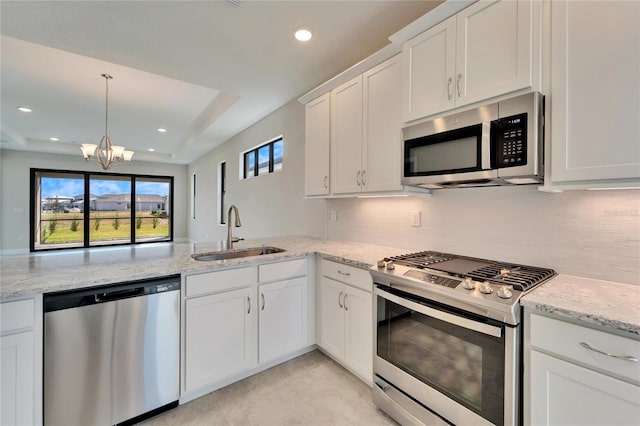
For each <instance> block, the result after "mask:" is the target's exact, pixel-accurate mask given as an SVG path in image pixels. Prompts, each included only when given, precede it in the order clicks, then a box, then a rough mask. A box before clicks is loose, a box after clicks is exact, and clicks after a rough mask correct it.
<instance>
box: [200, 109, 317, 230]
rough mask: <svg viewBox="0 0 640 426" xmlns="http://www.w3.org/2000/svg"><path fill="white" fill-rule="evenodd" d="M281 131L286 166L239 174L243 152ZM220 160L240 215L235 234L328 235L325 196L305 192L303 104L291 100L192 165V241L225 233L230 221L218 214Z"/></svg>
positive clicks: (231, 200) (231, 201) (229, 197)
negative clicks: (249, 176)
mask: <svg viewBox="0 0 640 426" xmlns="http://www.w3.org/2000/svg"><path fill="white" fill-rule="evenodd" d="M279 135H282V136H283V140H284V154H283V168H282V171H279V172H276V173H272V174H269V175H264V176H258V177H256V178H252V179H246V180H240V179H239V178H238V176H239V156H240V153H241V152H242V151H246V150H248V149H251V148H254V147H256V146H257V145H260V144H262V143H264V142H268V141H270V140H272V139H273V138H275V137H277V136H279ZM221 161H225V162H226V167H227V209H228V207H229V206H230V205H231V204H235V205H236V206H237V207H238V209H239V210H240V219H241V220H242V227H241V228H234V229H233V234H234V236H238V237H243V238H259V237H269V236H276V235H315V236H324V235H325V217H324V214H325V201H324V200H310V199H305V198H304V105H302V104H300V103H299V102H297V101H296V100H293V101H291V102H289V103H288V104H286V105H285V106H283V107H282V108H280V109H279V110H277V111H275V112H274V113H272V114H270V115H268V116H267V117H265V118H264V119H262V120H260V121H258V122H257V123H255V124H254V125H252V126H251V127H249V128H247V129H246V130H244V131H243V132H241V133H239V134H238V135H236V136H235V137H233V138H232V139H230V140H229V141H227V142H225V143H224V144H223V145H221V146H220V147H218V148H216V149H214V150H213V151H211V152H209V153H208V154H205V155H203V156H202V157H200V158H199V159H198V160H196V161H194V162H193V163H192V164H190V165H189V169H188V178H189V182H191V176H192V174H194V173H195V174H196V218H195V219H191V218H190V219H189V237H190V238H191V239H192V240H194V241H198V242H201V241H218V240H224V239H226V237H227V234H226V232H227V229H226V227H225V226H222V225H218V224H217V220H216V218H217V216H216V215H217V209H218V203H217V188H218V175H217V170H218V164H219V163H220V162H221ZM225 216H226V214H225Z"/></svg>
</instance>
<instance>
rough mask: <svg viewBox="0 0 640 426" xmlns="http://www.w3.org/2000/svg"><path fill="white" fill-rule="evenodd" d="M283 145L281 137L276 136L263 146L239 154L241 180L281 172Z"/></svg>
mask: <svg viewBox="0 0 640 426" xmlns="http://www.w3.org/2000/svg"><path fill="white" fill-rule="evenodd" d="M283 144H284V142H283V140H282V136H278V137H277V138H275V139H273V140H272V141H270V142H267V143H266V144H264V145H260V146H259V147H257V148H254V149H252V150H250V151H246V152H244V153H243V154H241V155H242V163H243V167H242V170H243V174H242V178H243V179H247V178H251V177H255V176H262V175H266V174H269V173H273V172H277V171H280V170H282V158H283V155H282V151H283Z"/></svg>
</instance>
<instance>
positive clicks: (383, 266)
mask: <svg viewBox="0 0 640 426" xmlns="http://www.w3.org/2000/svg"><path fill="white" fill-rule="evenodd" d="M385 266H387V262H385V261H384V259H382V260H378V269H384V268H385Z"/></svg>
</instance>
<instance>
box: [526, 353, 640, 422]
mask: <svg viewBox="0 0 640 426" xmlns="http://www.w3.org/2000/svg"><path fill="white" fill-rule="evenodd" d="M531 370H532V371H531V374H532V379H531V386H532V392H531V400H530V403H531V424H532V425H548V426H552V425H558V426H560V425H629V426H632V425H638V424H640V387H638V386H635V385H631V384H629V383H626V382H623V381H622V380H618V379H614V378H612V377H609V376H605V375H604V374H600V373H597V372H595V371H592V370H589V369H587V368H583V367H580V366H577V365H574V364H571V363H569V362H565V361H563V360H560V359H557V358H554V357H551V356H548V355H545V354H543V353H539V352H533V353H532V354H531Z"/></svg>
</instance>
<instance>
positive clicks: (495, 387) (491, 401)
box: [377, 296, 505, 425]
mask: <svg viewBox="0 0 640 426" xmlns="http://www.w3.org/2000/svg"><path fill="white" fill-rule="evenodd" d="M378 308H379V311H378V312H379V315H381V316H383V317H382V318H378V323H377V342H378V343H377V346H378V347H377V354H378V356H379V357H381V358H383V359H385V360H386V361H388V362H390V363H391V364H393V365H395V366H396V367H398V368H400V369H401V370H403V371H405V372H406V373H408V374H410V375H411V376H413V377H415V378H416V379H418V380H420V381H422V382H423V383H425V384H427V385H429V386H430V387H432V388H434V389H436V390H438V391H440V392H441V393H443V394H445V395H447V396H448V397H449V398H451V399H453V400H455V401H457V402H458V403H459V404H461V405H464V406H465V407H467V408H468V409H469V410H471V411H473V412H475V413H477V414H479V415H480V416H482V417H484V418H486V419H487V420H489V421H491V422H492V423H494V424H496V425H501V424H503V422H504V420H503V413H504V410H503V409H504V365H505V360H504V357H505V353H504V352H505V344H504V335H503V336H502V337H501V338H497V337H493V336H489V335H486V334H483V333H480V332H478V331H474V330H469V329H467V328H464V327H460V326H458V325H454V324H451V323H448V322H445V321H442V320H439V319H435V318H432V317H430V316H427V315H424V314H422V313H419V312H416V311H413V310H411V309H408V308H406V307H403V306H400V305H398V304H396V303H394V302H391V301H389V300H386V299H384V298H382V297H379V296H378Z"/></svg>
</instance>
